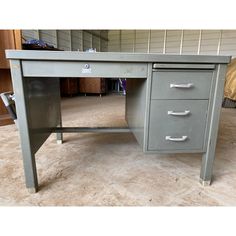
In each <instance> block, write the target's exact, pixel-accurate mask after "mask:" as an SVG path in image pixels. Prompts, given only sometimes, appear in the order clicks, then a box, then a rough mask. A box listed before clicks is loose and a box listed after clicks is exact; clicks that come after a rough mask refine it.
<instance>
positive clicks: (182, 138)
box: [166, 136, 188, 142]
mask: <svg viewBox="0 0 236 236" xmlns="http://www.w3.org/2000/svg"><path fill="white" fill-rule="evenodd" d="M187 138H188V136H182V137H181V138H172V137H171V136H166V140H168V141H173V142H184V141H186V139H187Z"/></svg>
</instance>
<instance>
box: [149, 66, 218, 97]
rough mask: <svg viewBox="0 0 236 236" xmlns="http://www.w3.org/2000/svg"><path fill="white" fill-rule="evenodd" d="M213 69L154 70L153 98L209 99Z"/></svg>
mask: <svg viewBox="0 0 236 236" xmlns="http://www.w3.org/2000/svg"><path fill="white" fill-rule="evenodd" d="M212 76H213V71H212V70H206V71H204V70H191V71H184V70H181V71H180V70H160V71H157V72H153V77H152V91H151V98H152V99H208V98H209V95H210V89H211V82H212Z"/></svg>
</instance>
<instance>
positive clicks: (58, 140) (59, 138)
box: [56, 118, 63, 144]
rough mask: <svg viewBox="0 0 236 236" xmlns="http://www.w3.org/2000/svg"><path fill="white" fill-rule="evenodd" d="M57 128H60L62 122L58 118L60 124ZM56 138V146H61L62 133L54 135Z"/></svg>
mask: <svg viewBox="0 0 236 236" xmlns="http://www.w3.org/2000/svg"><path fill="white" fill-rule="evenodd" d="M58 127H62V120H61V118H60V123H59V125H58ZM56 138H57V144H62V143H63V134H62V133H56Z"/></svg>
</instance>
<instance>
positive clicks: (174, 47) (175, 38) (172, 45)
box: [165, 30, 182, 54]
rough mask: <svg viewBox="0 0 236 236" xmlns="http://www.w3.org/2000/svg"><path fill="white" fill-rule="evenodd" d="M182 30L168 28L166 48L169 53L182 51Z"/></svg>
mask: <svg viewBox="0 0 236 236" xmlns="http://www.w3.org/2000/svg"><path fill="white" fill-rule="evenodd" d="M181 34H182V31H181V30H167V32H166V50H165V52H166V53H168V54H179V53H180V42H181Z"/></svg>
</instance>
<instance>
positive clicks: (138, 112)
mask: <svg viewBox="0 0 236 236" xmlns="http://www.w3.org/2000/svg"><path fill="white" fill-rule="evenodd" d="M146 86H147V79H146V78H143V79H127V91H126V117H125V118H126V121H127V123H128V126H129V128H130V130H131V132H132V133H133V134H134V136H135V138H136V139H137V141H138V143H139V145H140V146H141V147H142V149H143V147H144V123H145V110H146V88H147V87H146Z"/></svg>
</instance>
